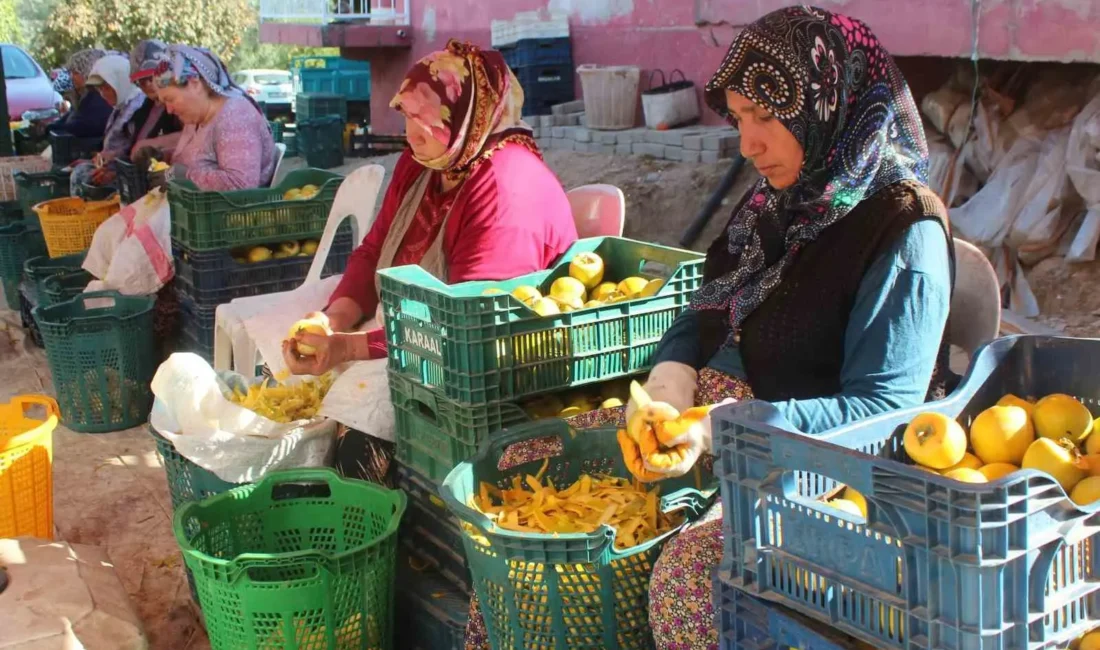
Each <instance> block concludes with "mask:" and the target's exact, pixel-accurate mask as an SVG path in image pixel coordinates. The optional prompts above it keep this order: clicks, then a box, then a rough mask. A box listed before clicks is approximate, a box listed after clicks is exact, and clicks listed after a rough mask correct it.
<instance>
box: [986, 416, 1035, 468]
mask: <svg viewBox="0 0 1100 650" xmlns="http://www.w3.org/2000/svg"><path fill="white" fill-rule="evenodd" d="M1033 442H1035V429H1033V428H1032V426H1031V419H1030V418H1028V416H1027V411H1025V410H1024V409H1023V407H1020V406H994V407H991V408H988V409H986V410H984V411H982V412H981V413H979V414H978V417H976V418H974V423H973V424H971V425H970V444H971V446H973V447H974V453H975V454H977V455H978V457H979V458H981V459H982V461H984V462H985V463H1013V464H1019V463H1020V461H1021V460H1023V459H1024V454H1025V453H1027V448H1028V447H1030V446H1031V443H1033Z"/></svg>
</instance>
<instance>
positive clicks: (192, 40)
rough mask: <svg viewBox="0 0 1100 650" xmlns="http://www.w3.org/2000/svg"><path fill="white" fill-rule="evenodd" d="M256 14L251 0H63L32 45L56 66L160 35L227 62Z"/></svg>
mask: <svg viewBox="0 0 1100 650" xmlns="http://www.w3.org/2000/svg"><path fill="white" fill-rule="evenodd" d="M2 1H3V0H0V2H2ZM257 20H258V17H257V13H256V8H255V5H254V4H253V3H252V2H250V0H169V1H167V2H166V1H165V0H65V1H64V2H59V3H57V4H55V5H53V7H52V11H50V13H49V15H48V17H47V18H46V21H45V23H44V24H43V25H42V28H41V30H40V31H39V33H38V34H37V36H36V38H35V41H34V43H33V44H32V48H33V50H34V52H35V55H36V56H37V58H38V60H39V63H41V64H42V65H44V66H58V65H61V64H63V63H64V62H65V60H66V59H67V58H68V57H69V55H70V54H71V53H73V52H75V51H76V50H80V49H83V48H87V47H104V48H108V49H113V50H119V51H121V52H129V51H130V48H131V47H133V45H134V44H135V43H137V42H138V41H140V40H142V39H146V38H159V39H161V40H163V41H165V42H168V43H188V44H190V45H199V46H203V47H208V48H210V49H211V50H213V51H214V52H216V53H217V54H218V55H219V56H221V57H222V59H223V60H224V61H225V62H226V64H227V65H228V64H229V62H230V61H231V60H232V59H233V55H234V54H235V53H236V51H237V49H238V47H239V46H240V45H241V40H242V38H243V37H244V35H245V34H246V33H247V32H248V30H249V29H253V28H255V27H256V24H257Z"/></svg>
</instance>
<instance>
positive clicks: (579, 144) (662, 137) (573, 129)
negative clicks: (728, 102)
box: [525, 105, 740, 163]
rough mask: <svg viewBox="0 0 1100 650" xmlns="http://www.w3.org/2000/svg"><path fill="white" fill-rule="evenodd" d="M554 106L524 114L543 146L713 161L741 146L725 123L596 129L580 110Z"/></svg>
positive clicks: (612, 153)
mask: <svg viewBox="0 0 1100 650" xmlns="http://www.w3.org/2000/svg"><path fill="white" fill-rule="evenodd" d="M566 106H568V105H566ZM554 108H555V113H554V114H553V115H540V116H532V117H528V118H525V119H526V120H527V122H528V124H531V126H532V128H534V131H535V139H536V140H537V141H538V143H539V146H540V147H541V148H542V149H544V150H561V151H579V152H582V153H602V154H608V155H614V156H651V157H653V158H660V159H663V160H674V161H676V162H695V163H698V162H705V163H716V162H718V161H719V160H725V159H727V158H732V157H733V156H734V155H735V154H737V151H738V148H739V146H740V139H739V138H738V136H737V131H735V130H733V129H731V128H729V127H727V126H689V127H684V128H681V129H669V130H668V131H655V130H653V129H646V128H638V129H627V130H625V131H598V130H596V129H589V128H587V127H585V126H584V114H583V113H576V112H572V113H570V112H565V111H560V112H559V111H557V109H558V107H554Z"/></svg>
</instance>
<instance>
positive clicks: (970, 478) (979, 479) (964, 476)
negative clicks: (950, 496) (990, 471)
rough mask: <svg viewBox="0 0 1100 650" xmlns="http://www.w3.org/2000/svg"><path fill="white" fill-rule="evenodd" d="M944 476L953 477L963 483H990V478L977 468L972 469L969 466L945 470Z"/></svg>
mask: <svg viewBox="0 0 1100 650" xmlns="http://www.w3.org/2000/svg"><path fill="white" fill-rule="evenodd" d="M943 475H944V476H946V477H947V478H953V479H955V480H956V481H962V482H963V483H988V482H989V480H988V479H987V478H986V477H985V474H982V473H981V472H979V471H978V470H976V469H970V468H969V467H960V468H958V469H953V470H951V471H950V472H944V473H943Z"/></svg>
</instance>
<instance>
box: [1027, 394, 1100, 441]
mask: <svg viewBox="0 0 1100 650" xmlns="http://www.w3.org/2000/svg"><path fill="white" fill-rule="evenodd" d="M1033 417H1034V419H1035V432H1036V433H1038V434H1039V435H1040V436H1042V437H1044V438H1050V439H1051V440H1061V439H1062V438H1069V440H1070V441H1071V442H1073V443H1074V444H1081V442H1082V441H1084V439H1085V436H1087V435H1089V433H1090V432H1091V431H1092V414H1091V413H1089V410H1088V408H1087V407H1086V406H1085V405H1084V404H1082V403H1081V402H1078V401H1077V400H1075V399H1074V398H1072V397H1070V396H1069V395H1059V394H1055V395H1048V396H1046V397H1044V398H1043V399H1041V400H1039V402H1038V403H1037V404H1035V413H1034V415H1033Z"/></svg>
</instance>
